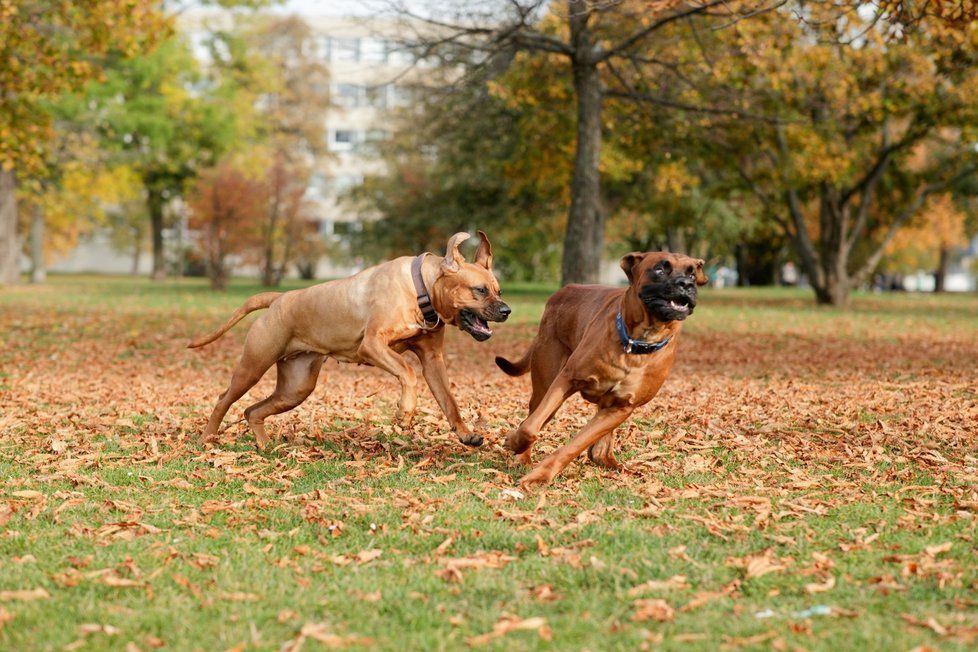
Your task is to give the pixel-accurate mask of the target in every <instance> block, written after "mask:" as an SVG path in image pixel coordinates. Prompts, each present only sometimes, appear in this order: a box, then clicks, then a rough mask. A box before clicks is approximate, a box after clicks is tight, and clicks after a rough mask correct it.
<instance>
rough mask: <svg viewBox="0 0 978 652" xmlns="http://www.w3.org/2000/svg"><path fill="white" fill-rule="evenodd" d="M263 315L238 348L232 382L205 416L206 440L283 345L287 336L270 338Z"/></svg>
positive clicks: (262, 374)
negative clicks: (237, 358)
mask: <svg viewBox="0 0 978 652" xmlns="http://www.w3.org/2000/svg"><path fill="white" fill-rule="evenodd" d="M264 319H265V316H264V315H263V316H262V317H260V318H259V319H258V321H256V322H255V323H254V324H253V325H252V327H251V330H250V331H248V336H247V337H246V338H245V345H244V351H242V352H241V359H240V360H239V361H238V365H237V366H236V367H235V368H234V372H233V373H232V374H231V382H230V383H229V384H228V388H227V389H226V390H224V393H223V394H221V397H220V399H218V401H217V405H215V406H214V411H213V412H211V416H210V419H208V420H207V426H206V427H205V428H204V437H203V439H204V441H205V442H210V441H214V440H215V439H216V438H217V429H218V428H220V427H221V422H222V421H223V420H224V416H225V415H226V414H227V412H228V410H229V409H231V406H232V405H233V404H234V403H235V401H237V400H238V399H239V398H241V397H242V396H244V395H245V393H247V391H248V390H249V389H251V388H252V387H254V386H255V385H256V384H257V383H258V381H259V380H261V377H262V376H264V375H265V372H266V371H268V370H269V368H270V367H271V366H272V365H273V364H275V361H276V360H278V358H279V356H281V352H282V350H284V348H285V344H286V343H287V339H284V338H282V337H279V338H277V339H269V337H268V334H267V332H266V329H265V326H264ZM279 340H282V341H279Z"/></svg>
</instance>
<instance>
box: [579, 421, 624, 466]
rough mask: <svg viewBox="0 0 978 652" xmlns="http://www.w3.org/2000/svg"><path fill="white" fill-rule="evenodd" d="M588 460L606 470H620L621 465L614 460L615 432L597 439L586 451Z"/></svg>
mask: <svg viewBox="0 0 978 652" xmlns="http://www.w3.org/2000/svg"><path fill="white" fill-rule="evenodd" d="M587 456H588V458H589V459H590V460H591V461H592V462H594V463H595V464H597V465H598V466H603V467H604V468H606V469H615V470H617V469H620V468H621V464H620V463H619V462H618V460H617V459H615V431H614V430H612V431H611V432H609V433H608V434H607V435H605V436H604V437H602V438H601V439H599V440H598V441H597V442H595V443H594V444H591V447H590V448H588V449H587Z"/></svg>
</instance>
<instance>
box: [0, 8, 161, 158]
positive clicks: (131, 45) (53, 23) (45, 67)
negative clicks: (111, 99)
mask: <svg viewBox="0 0 978 652" xmlns="http://www.w3.org/2000/svg"><path fill="white" fill-rule="evenodd" d="M169 29H170V25H169V21H167V20H166V19H165V18H164V17H163V16H162V14H161V13H160V12H159V3H158V2H156V1H155V0H80V1H79V0H0V61H3V65H2V66H0V88H2V89H3V93H2V94H0V167H2V168H3V169H11V168H13V167H15V166H16V167H18V168H19V169H21V170H26V171H34V170H38V169H41V168H43V165H44V157H43V153H44V145H45V141H46V139H47V138H48V136H49V132H50V117H49V116H48V114H47V112H46V111H45V110H44V105H43V103H44V101H46V100H50V99H52V98H55V97H57V96H58V95H60V94H61V93H66V92H70V91H73V90H77V89H79V88H81V86H82V85H83V84H84V83H85V82H87V81H89V80H91V79H93V78H95V77H97V75H98V73H99V70H100V67H99V64H100V59H101V58H102V57H104V56H105V55H108V54H111V53H117V54H120V55H122V56H124V57H130V56H133V55H135V54H137V53H138V52H140V51H142V50H144V49H146V48H148V47H151V46H152V44H153V43H154V42H155V40H156V38H158V37H159V36H160V35H163V34H166V33H168V31H169Z"/></svg>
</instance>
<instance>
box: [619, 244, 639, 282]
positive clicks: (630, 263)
mask: <svg viewBox="0 0 978 652" xmlns="http://www.w3.org/2000/svg"><path fill="white" fill-rule="evenodd" d="M643 258H645V254H643V253H641V252H639V251H633V252H632V253H630V254H625V255H624V256H622V257H621V261H620V263H619V264H620V265H621V268H622V269H623V270H625V276H627V277H628V282H629V283H632V282H634V281H635V279H634V278H633V277H632V270H634V269H635V266H636V265H638V264H639V263H640V262H642V259H643Z"/></svg>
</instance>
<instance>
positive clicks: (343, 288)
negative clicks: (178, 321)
mask: <svg viewBox="0 0 978 652" xmlns="http://www.w3.org/2000/svg"><path fill="white" fill-rule="evenodd" d="M468 237H469V234H468V233H456V234H455V235H453V236H452V237H451V239H449V241H448V251H447V253H446V255H445V256H444V257H443V258H442V257H439V256H435V255H433V254H421V255H420V256H417V257H412V256H404V257H402V258H397V259H395V260H392V261H389V262H386V263H382V264H380V265H376V266H374V267H369V268H367V269H365V270H363V271H362V272H360V273H359V274H356V275H355V276H351V277H350V278H346V279H342V280H338V281H330V282H328V283H320V284H319V285H314V286H312V287H308V288H304V289H302V290H293V291H291V292H284V293H283V292H264V293H262V294H256V295H255V296H253V297H251V298H250V299H248V300H247V301H246V302H245V304H244V305H243V306H241V307H240V308H239V309H238V311H237V312H235V313H234V314H233V315H232V316H231V318H230V319H228V321H227V323H225V324H224V325H223V326H222V327H221V328H219V329H218V330H216V331H214V332H213V333H211V334H209V335H206V336H204V337H201V338H198V339H196V340H194V341H193V342H192V343H191V344H190V348H196V347H199V346H203V345H205V344H208V343H210V342H213V341H214V340H216V339H217V338H219V337H221V336H222V335H223V334H224V333H226V332H227V331H228V330H229V329H230V328H231V327H232V326H234V325H235V324H236V323H238V322H239V321H241V319H242V318H243V317H244V316H245V315H247V314H248V313H250V312H252V311H254V310H259V309H261V308H268V312H266V313H265V314H263V315H262V316H261V317H259V318H258V319H257V320H256V321H255V323H254V324H252V325H251V329H250V330H249V331H248V335H247V337H246V338H245V344H244V351H243V352H242V354H241V360H240V361H239V362H238V366H237V367H236V368H235V370H234V373H233V374H232V375H231V383H230V385H229V386H228V388H227V390H225V392H224V393H223V394H221V397H220V399H219V400H218V402H217V406H216V407H215V408H214V411H213V412H212V413H211V416H210V420H209V421H208V422H207V427H206V428H205V429H204V440H205V441H213V440H214V439H215V438H216V436H217V429H218V428H219V427H220V425H221V421H223V420H224V416H225V415H226V414H227V411H228V409H229V408H230V407H231V405H232V404H233V403H234V402H235V401H237V400H238V399H239V398H241V397H242V396H244V394H245V392H247V391H248V390H249V389H251V388H252V387H253V386H254V385H255V384H256V383H257V382H258V381H259V380H260V379H261V377H262V376H263V375H264V374H265V372H266V371H267V370H268V369H269V368H270V367H271V366H272V365H277V367H278V379H277V381H276V385H275V391H274V392H273V393H272V395H271V396H269V397H268V398H266V399H264V400H262V401H258V402H257V403H255V404H254V405H252V406H250V407H249V408H247V409H246V410H245V412H244V414H245V419H247V421H248V425H249V426H251V429H252V431H253V432H254V433H255V440H256V442H257V443H258V446H259V448H264V447H265V446H266V445H267V444H268V436H267V435H266V434H265V426H264V421H265V418H266V417H269V416H271V415H273V414H279V413H281V412H286V411H288V410H291V409H292V408H294V407H296V406H297V405H299V404H300V403H302V402H303V401H304V400H306V398H307V397H308V396H309V395H310V394H311V393H312V390H313V389H315V388H316V382H317V381H318V380H319V370H320V369H321V368H322V366H323V361H324V360H325V359H326V358H327V357H330V358H335V359H337V360H339V361H340V362H357V363H361V364H368V365H373V366H375V367H379V368H381V369H383V370H384V371H386V372H388V373H390V374H391V375H393V376H394V377H395V378H397V380H398V381H399V382H400V384H401V399H400V402H399V403H398V419H399V422H400V424H401V425H402V426H409V425H410V424H411V421H412V419H413V418H414V411H415V405H416V403H417V379H416V376H415V373H414V369H413V368H412V367H411V365H409V364H408V363H407V361H406V360H405V359H404V358H403V357H402V356H401V354H402V353H404V352H405V351H411V352H412V353H414V354H415V355H417V356H418V359H419V360H420V361H421V369H422V373H423V375H424V377H425V380H426V381H427V382H428V387H430V388H431V393H432V394H433V395H434V397H435V400H437V401H438V405H440V406H441V409H442V411H443V412H444V413H445V416H446V417H447V418H448V421H449V423H450V424H451V426H452V429H453V430H454V431H455V432H456V434H457V435H458V438H459V441H461V442H462V443H463V444H468V445H469V446H479V445H481V444H482V435H479V434H477V433H473V432H472V430H471V429H470V428H469V427H468V426H467V425H466V424H465V422H464V421H462V417H461V415H460V414H459V410H458V406H457V405H456V403H455V399H454V397H453V396H452V392H451V389H450V385H449V381H448V373H447V371H446V369H445V358H444V355H443V353H442V352H443V349H444V339H445V328H444V327H445V324H452V325H454V326H457V327H458V328H459V329H461V330H463V331H465V332H467V333H469V334H470V335H471V336H472V337H473V338H475V339H476V340H478V341H480V342H482V341H485V340H487V339H489V337H490V336H491V335H492V329H490V328H489V324H488V322H490V321H505V320H506V318H507V317H509V314H510V308H509V306H507V305H506V304H505V303H504V302H503V301H502V299H501V298H500V293H499V283H498V282H497V281H496V277H495V276H494V275H493V273H492V245H491V244H490V243H489V238H488V237H486V234H485V233H483V232H482V231H479V238H480V239H481V243H480V245H479V249H478V251H477V252H476V255H475V263H468V262H466V261H465V258H464V257H463V256H462V254H460V253H459V251H458V247H459V245H460V244H461V243H462V242H463V241H464V240H466V239H468Z"/></svg>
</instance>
